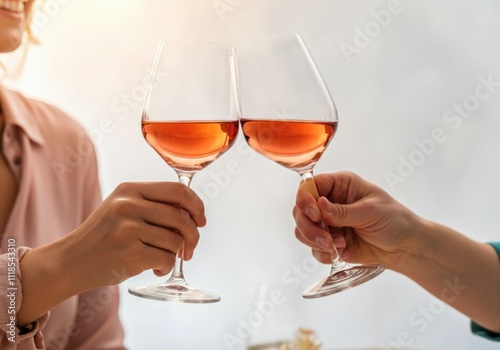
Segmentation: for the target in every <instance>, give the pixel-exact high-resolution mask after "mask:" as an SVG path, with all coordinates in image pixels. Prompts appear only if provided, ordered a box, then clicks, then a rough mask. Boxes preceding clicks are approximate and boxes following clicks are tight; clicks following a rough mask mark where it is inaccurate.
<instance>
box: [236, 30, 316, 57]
mask: <svg viewBox="0 0 500 350" xmlns="http://www.w3.org/2000/svg"><path fill="white" fill-rule="evenodd" d="M293 38H295V39H297V41H298V42H299V44H300V45H302V46H303V47H304V48H305V49H306V50H307V51H309V50H308V49H307V46H306V45H305V43H304V40H302V36H301V35H300V33H293V34H287V35H282V36H279V37H276V38H273V39H270V40H266V41H264V42H261V43H259V44H256V45H253V46H250V47H248V48H246V49H244V50H238V57H244V56H247V55H250V54H253V53H257V52H259V51H262V50H265V49H268V48H270V47H273V46H279V45H281V44H284V43H285V42H287V41H289V40H290V39H293Z"/></svg>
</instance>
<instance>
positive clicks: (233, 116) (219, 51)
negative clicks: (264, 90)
mask: <svg viewBox="0 0 500 350" xmlns="http://www.w3.org/2000/svg"><path fill="white" fill-rule="evenodd" d="M234 59H235V50H234V49H233V48H231V47H226V46H222V45H216V44H208V43H199V42H198V43H193V42H175V43H174V42H167V41H164V40H162V41H161V42H160V44H159V47H158V51H157V55H156V58H155V61H154V65H153V71H152V72H151V77H150V79H149V84H148V91H147V95H146V102H145V104H144V111H143V114H142V120H141V127H142V134H143V135H144V138H145V139H146V141H147V142H148V144H149V145H150V146H151V147H153V149H154V150H155V151H156V152H157V153H158V154H159V155H160V156H161V157H162V158H163V160H164V161H165V162H166V163H167V164H168V165H169V166H170V167H172V168H173V169H174V170H175V172H176V173H177V176H178V178H179V181H180V182H181V183H182V184H184V185H186V186H189V184H190V182H191V179H192V177H193V175H194V174H196V173H197V172H198V171H200V170H202V169H204V168H205V167H206V166H207V165H209V164H210V163H211V162H213V161H214V160H216V159H217V158H219V157H220V156H221V155H222V154H223V153H224V152H225V151H227V150H228V149H229V148H230V147H231V146H232V144H233V143H234V140H235V139H236V135H237V134H238V128H239V120H238V112H237V108H236V95H235V89H234V71H233V67H234ZM182 265H183V261H182V249H181V250H180V251H179V252H178V253H177V257H176V261H175V266H174V270H173V272H172V274H171V276H170V278H169V279H168V281H166V282H164V283H160V284H157V285H153V286H144V287H134V288H130V289H129V292H130V293H131V294H133V295H136V296H139V297H143V298H149V299H155V300H162V301H178V302H186V303H210V302H217V301H219V300H220V297H219V296H218V295H216V294H213V293H210V292H206V291H203V290H199V289H197V288H194V287H192V286H190V285H188V284H187V282H186V280H185V279H184V273H183V268H182Z"/></svg>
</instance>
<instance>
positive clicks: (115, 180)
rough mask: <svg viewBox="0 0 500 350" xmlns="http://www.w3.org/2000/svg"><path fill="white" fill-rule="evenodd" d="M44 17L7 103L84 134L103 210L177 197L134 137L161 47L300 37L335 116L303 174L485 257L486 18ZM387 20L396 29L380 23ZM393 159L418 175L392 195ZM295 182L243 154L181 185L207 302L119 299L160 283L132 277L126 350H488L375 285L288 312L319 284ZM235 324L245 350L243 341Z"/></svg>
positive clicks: (144, 11)
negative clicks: (364, 193)
mask: <svg viewBox="0 0 500 350" xmlns="http://www.w3.org/2000/svg"><path fill="white" fill-rule="evenodd" d="M46 3H47V5H46V7H45V9H44V10H42V11H43V12H42V13H41V14H39V15H38V17H37V18H36V22H35V23H36V24H37V29H38V31H37V33H38V36H39V38H40V39H41V41H42V44H41V45H40V46H38V47H35V48H32V49H31V51H30V53H29V56H28V60H27V62H26V65H25V67H24V70H23V74H22V76H21V77H20V79H19V80H18V81H17V82H16V83H15V85H16V86H17V87H19V88H20V89H22V90H23V91H24V92H25V93H26V94H28V95H30V96H33V97H37V98H42V99H44V100H46V101H49V102H52V103H54V104H56V105H58V106H59V107H61V108H63V109H64V110H66V111H67V112H69V113H70V114H71V115H73V116H74V117H75V118H76V119H78V120H79V121H80V122H81V123H82V124H83V125H84V126H85V127H86V128H87V130H88V131H89V133H91V135H92V137H93V139H94V141H95V143H96V146H97V151H98V155H99V162H100V171H101V180H102V188H103V193H104V194H105V195H107V194H109V193H110V192H111V191H112V190H113V189H114V188H115V187H116V186H117V185H118V184H119V183H120V182H123V181H164V180H167V181H176V176H175V174H174V172H173V171H172V170H171V169H169V168H168V167H167V166H166V165H165V164H164V163H163V161H162V160H161V159H160V158H159V157H158V156H157V155H156V154H155V153H154V151H153V150H152V149H151V148H150V147H149V146H148V145H147V144H146V143H145V141H144V140H143V138H142V136H141V133H140V128H139V117H140V112H141V111H140V106H141V103H142V97H143V92H144V88H143V81H144V78H145V77H146V76H147V73H148V68H149V67H150V65H151V62H152V57H153V54H154V52H155V49H156V44H157V41H158V39H159V38H160V37H161V36H167V37H177V38H191V39H199V40H209V41H216V42H223V43H227V44H232V45H235V46H237V47H238V48H240V49H243V48H246V47H248V46H251V45H253V44H256V43H259V42H262V41H265V40H267V39H271V38H274V37H278V36H282V35H287V34H290V33H294V32H299V33H301V35H302V37H303V39H304V40H305V42H306V44H307V45H308V46H309V49H310V51H311V53H312V55H313V57H314V58H315V60H316V62H317V64H318V66H319V69H320V70H321V72H322V74H323V76H324V78H325V80H326V83H327V85H328V86H329V88H330V90H331V93H332V95H333V97H334V99H335V102H336V104H337V108H338V110H339V116H340V124H339V130H338V133H337V136H336V137H335V139H334V140H333V142H332V143H331V144H330V147H329V149H328V150H327V152H326V153H325V154H324V156H323V158H322V159H321V161H320V163H319V164H318V166H317V168H316V173H321V172H330V171H336V170H340V169H346V170H351V171H355V172H357V173H359V174H360V175H362V176H363V177H365V178H366V179H368V180H370V181H372V182H375V183H376V184H378V185H379V186H381V187H383V188H384V189H386V190H387V191H390V192H391V194H392V195H394V196H395V197H396V198H397V199H398V200H399V201H401V202H402V203H404V204H405V205H407V206H409V207H410V208H412V209H413V210H414V211H415V212H417V213H418V214H420V215H422V216H424V217H427V218H429V219H432V220H436V221H439V222H442V223H444V224H447V225H450V226H452V227H454V228H456V229H457V230H459V231H461V232H463V233H465V234H466V235H468V236H470V237H472V238H474V239H477V240H480V241H491V240H499V235H500V234H499V232H500V220H499V216H498V212H499V209H500V200H499V194H500V187H499V185H498V179H499V178H500V155H499V153H498V149H499V147H498V145H499V141H498V136H497V134H498V130H500V118H499V117H500V87H499V86H498V83H497V86H496V87H493V88H492V90H493V91H492V92H491V93H490V96H488V97H487V98H484V99H483V100H478V99H477V98H476V99H475V97H474V94H475V89H476V86H478V84H480V80H479V79H480V77H484V79H486V80H487V79H488V77H490V79H491V80H493V81H495V82H500V45H499V44H498V43H499V36H500V21H499V20H498V18H499V17H500V4H499V3H498V2H497V1H494V0H475V1H466V0H453V1H452V0H442V1H439V2H435V1H430V0H420V1H416V0H415V1H411V0H401V1H400V2H398V1H392V2H391V1H382V0H370V1H368V0H357V1H350V0H314V1H300V0H273V1H269V0H222V1H219V3H225V4H227V7H226V10H228V11H226V12H224V13H218V12H217V11H216V10H215V8H214V3H217V2H215V1H212V0H183V1H180V0H179V1H171V0H145V1H139V0H85V1H77V0H47V1H46ZM390 4H392V5H393V6H395V7H394V8H395V9H396V10H397V11H393V13H392V14H391V16H390V18H388V17H387V16H385V17H383V16H382V15H381V13H383V11H386V12H384V13H387V10H388V8H391V9H392V7H390V6H391V5H390ZM229 9H230V10H231V11H229ZM396 12H397V13H396ZM377 13H378V14H379V15H377ZM381 16H382V17H381ZM377 17H378V21H379V22H382V19H383V23H382V24H380V23H378V22H377V19H376V18H377ZM360 32H363V33H364V35H366V37H365V38H364V39H365V41H364V42H362V38H361V37H362V34H360ZM356 40H357V41H356ZM349 45H350V47H351V49H352V48H354V47H355V45H357V46H358V47H357V48H356V50H357V51H356V53H351V54H349V55H348V54H346V53H345V52H343V51H342V47H347V46H349ZM361 46H363V47H361ZM481 91H482V92H483V93H486V92H487V91H488V90H486V89H484V88H483V90H481ZM127 101H128V102H127ZM477 101H479V104H478V105H474V104H473V103H474V102H477ZM467 103H469V104H468V105H467V106H468V107H469V109H470V110H471V112H470V116H469V117H468V118H460V119H459V120H450V119H446V115H447V114H446V111H447V110H448V109H449V108H454V105H462V106H464V104H467ZM454 115H456V113H452V114H449V115H448V117H450V118H451V116H454ZM437 128H440V129H442V130H443V131H444V133H445V135H446V140H445V142H442V143H440V144H437V145H436V147H435V149H433V150H432V152H430V154H429V155H425V156H424V157H423V158H422V157H420V158H419V157H418V152H419V148H418V146H417V143H416V140H420V141H422V140H424V139H428V138H430V137H431V136H432V133H433V131H434V130H435V129H437ZM240 136H241V135H240ZM416 152H417V153H416ZM420 154H423V153H420ZM412 155H413V156H412ZM411 157H413V158H411ZM402 159H405V160H407V161H408V160H412V161H413V162H414V163H415V162H419V165H418V166H415V167H414V170H413V171H412V172H411V173H410V172H407V173H405V174H404V175H405V176H403V177H401V178H400V180H401V181H399V182H397V183H395V184H393V186H392V187H393V188H391V185H390V184H389V183H388V181H387V179H386V174H387V172H391V173H393V174H398V171H400V170H401V171H402V168H401V169H398V168H399V167H400V164H401V162H402ZM229 162H237V164H238V169H239V172H238V174H237V175H233V176H230V177H229V179H226V180H225V182H221V179H222V178H223V175H222V173H221V172H223V171H225V168H226V166H227V164H228V163H229ZM217 178H218V179H219V184H218V185H217V181H216V180H215V179H217ZM298 182H299V177H298V175H296V174H294V173H292V172H290V171H288V170H286V169H284V168H281V167H279V166H278V165H276V164H274V163H272V162H271V161H269V160H267V159H264V158H262V157H260V156H257V155H256V154H255V153H252V152H250V151H249V150H248V148H246V147H245V144H244V143H243V138H242V137H240V138H239V139H238V141H237V144H236V146H235V147H234V148H233V149H231V150H230V151H229V152H227V153H226V154H225V155H224V156H223V157H222V158H220V160H219V161H217V162H215V163H214V164H212V165H211V166H210V167H209V168H207V169H206V170H205V171H204V172H202V173H200V174H198V175H196V177H195V178H194V180H193V187H194V188H195V190H196V191H197V192H198V193H200V194H201V195H202V196H203V197H204V199H206V209H207V214H208V225H207V227H206V228H204V229H203V230H202V232H201V235H202V237H201V240H200V243H199V246H198V248H197V250H196V252H195V256H194V259H193V260H192V261H191V262H189V263H187V264H186V265H185V270H186V275H187V278H188V281H189V282H190V283H191V284H193V285H196V286H200V287H203V288H205V289H209V290H212V291H216V292H218V293H219V294H220V295H221V296H222V301H221V302H220V303H217V304H211V305H177V304H171V303H161V302H154V301H149V300H143V299H139V298H136V297H134V296H131V295H129V294H128V293H127V288H128V287H129V286H135V285H138V284H143V283H148V284H149V283H155V282H158V281H159V279H158V278H156V277H155V276H154V275H153V274H151V273H144V274H143V275H141V276H138V277H135V278H132V279H131V280H129V281H126V282H124V283H123V284H122V285H121V287H122V290H123V293H122V299H121V317H122V321H123V324H124V327H125V330H126V341H127V344H128V346H129V347H130V349H148V350H149V349H151V350H155V349H175V350H182V349H243V348H244V347H245V346H246V345H247V343H249V342H261V341H268V340H277V339H283V338H285V339H286V338H290V337H291V336H292V335H293V333H294V332H295V330H296V329H297V328H298V327H301V326H302V327H309V328H311V329H314V330H315V331H316V332H317V334H318V336H319V338H320V339H321V340H322V341H323V344H324V346H323V348H324V349H345V348H365V347H379V348H382V349H383V348H387V349H398V348H399V345H409V346H411V347H412V348H418V349H455V350H461V349H493V348H494V343H491V342H488V341H486V340H483V339H481V338H478V337H476V336H473V335H471V333H470V332H469V321H468V319H467V318H466V317H464V316H462V315H461V314H459V313H458V312H456V311H454V310H453V309H452V308H450V307H444V306H443V305H442V304H441V303H439V302H437V301H436V299H435V298H433V297H432V296H431V295H430V294H428V293H427V292H425V291H424V290H422V289H421V288H420V287H419V286H417V285H416V284H414V283H413V282H412V281H410V280H408V279H407V278H406V277H404V276H401V275H398V274H396V273H394V272H391V271H387V272H384V273H383V274H382V275H381V276H380V277H379V278H377V279H375V280H373V281H371V282H370V283H368V284H365V285H363V286H360V287H357V288H355V289H353V290H350V291H348V292H345V293H341V294H338V295H334V296H330V297H327V298H322V299H318V300H303V299H302V298H301V297H300V291H301V290H302V288H304V287H306V286H308V285H309V284H311V283H312V282H314V281H315V280H317V279H319V278H320V277H322V275H323V274H325V273H326V272H327V270H328V268H327V267H326V266H318V265H315V264H314V263H313V260H312V259H311V258H310V253H309V251H308V249H307V248H306V247H304V246H302V245H301V244H300V243H299V242H298V241H296V239H295V237H294V234H293V229H294V223H293V220H292V216H291V210H292V207H293V203H294V196H295V190H296V188H297V185H298ZM209 184H211V185H209ZM214 188H215V189H216V190H217V191H214ZM210 189H211V190H210ZM463 258H464V259H467V256H464V257H463ZM298 267H299V268H300V269H301V272H297V268H298ZM296 282H297V283H296ZM298 282H300V286H298V284H299V283H298ZM271 290H276V291H277V293H282V298H281V299H280V301H282V303H275V304H273V306H272V308H271V307H270V308H269V309H268V310H267V311H266V314H265V315H263V314H262V313H259V311H258V310H256V308H255V300H256V299H257V298H258V295H261V297H264V298H269V296H270V291H271ZM267 305H268V306H269V304H267ZM259 317H260V318H259ZM249 322H250V323H252V324H253V325H254V326H250V327H251V328H252V329H253V331H254V335H253V336H252V337H246V334H242V333H241V331H242V330H244V329H243V328H244V327H243V326H242V325H243V324H248V323H249ZM247 327H248V326H247ZM238 331H240V334H238ZM231 336H233V338H231ZM237 337H239V338H240V339H241V345H234V346H228V342H227V341H225V339H232V341H233V342H234V343H236V342H235V338H237ZM398 341H399V345H398V344H396V343H397V342H398ZM236 344H237V343H236Z"/></svg>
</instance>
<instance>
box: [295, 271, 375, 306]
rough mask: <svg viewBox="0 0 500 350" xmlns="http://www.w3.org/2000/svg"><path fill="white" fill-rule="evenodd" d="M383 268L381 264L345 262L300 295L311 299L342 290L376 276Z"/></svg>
mask: <svg viewBox="0 0 500 350" xmlns="http://www.w3.org/2000/svg"><path fill="white" fill-rule="evenodd" d="M384 270H385V268H384V265H382V264H369V265H356V264H345V265H344V266H343V267H342V269H339V270H334V269H332V271H331V272H330V275H329V276H327V277H326V278H324V279H323V280H321V281H320V282H319V283H317V284H316V285H314V286H312V287H310V288H308V289H307V290H305V291H304V292H303V293H302V296H303V297H304V298H306V299H313V298H320V297H325V296H327V295H331V294H334V293H338V292H342V291H344V290H347V289H349V288H352V287H355V286H358V285H360V284H362V283H365V282H367V281H369V280H371V279H372V278H374V277H377V276H378V275H380V274H381V273H382V272H383V271H384Z"/></svg>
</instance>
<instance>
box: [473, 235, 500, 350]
mask: <svg viewBox="0 0 500 350" xmlns="http://www.w3.org/2000/svg"><path fill="white" fill-rule="evenodd" d="M489 244H490V245H491V246H492V247H493V248H495V250H496V252H497V254H498V256H499V258H500V242H493V243H489ZM499 263H500V260H499ZM471 331H472V333H474V334H475V335H479V336H481V337H483V338H486V339H489V340H493V341H497V342H500V334H498V333H493V332H491V331H489V330H487V329H485V328H483V327H481V326H480V325H478V324H477V323H475V322H474V321H471Z"/></svg>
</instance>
